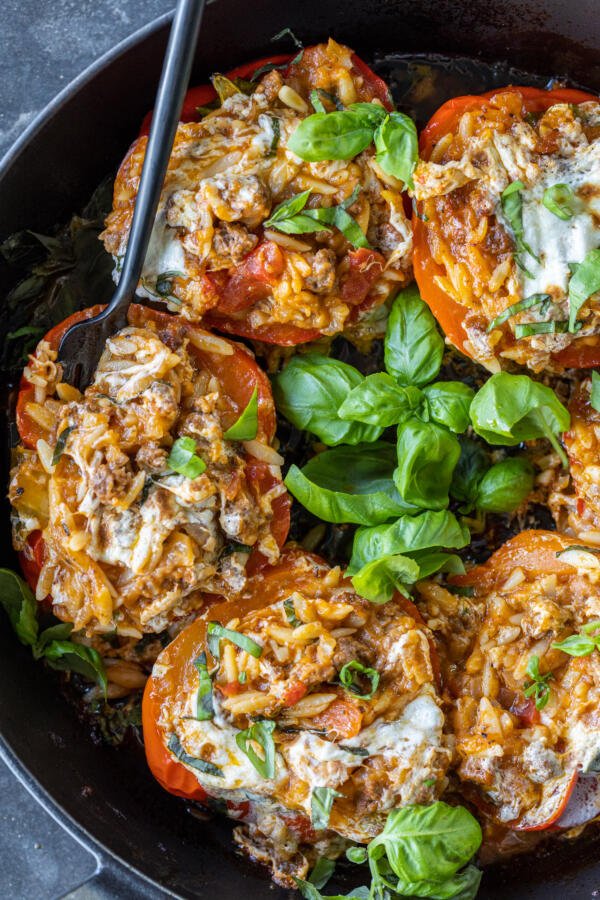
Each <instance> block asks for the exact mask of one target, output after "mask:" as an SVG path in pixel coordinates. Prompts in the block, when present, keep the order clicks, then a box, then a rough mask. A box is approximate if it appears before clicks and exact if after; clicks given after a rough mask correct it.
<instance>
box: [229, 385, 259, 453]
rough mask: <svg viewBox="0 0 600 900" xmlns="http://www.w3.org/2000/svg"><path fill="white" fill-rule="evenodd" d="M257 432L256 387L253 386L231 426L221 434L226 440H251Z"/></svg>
mask: <svg viewBox="0 0 600 900" xmlns="http://www.w3.org/2000/svg"><path fill="white" fill-rule="evenodd" d="M257 433H258V388H254V390H253V391H252V396H251V397H250V399H249V400H248V404H247V406H246V408H245V409H244V410H242V412H241V413H240V416H239V418H238V419H237V420H236V421H235V422H234V423H233V425H232V426H231V428H228V429H227V431H226V432H225V433H224V434H223V437H224V438H225V440H227V441H253V440H254V439H255V438H256V435H257Z"/></svg>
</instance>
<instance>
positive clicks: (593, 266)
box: [569, 249, 600, 332]
mask: <svg viewBox="0 0 600 900" xmlns="http://www.w3.org/2000/svg"><path fill="white" fill-rule="evenodd" d="M597 291H600V249H598V250H590V251H589V253H587V254H586V256H585V258H584V260H583V262H582V263H580V265H578V266H577V270H576V272H575V273H574V274H573V275H571V278H570V280H569V331H571V332H574V331H575V326H576V320H577V313H578V312H579V310H580V309H581V307H582V306H583V304H584V303H585V301H586V300H587V299H588V298H589V297H591V296H592V294H595V293H596V292H597Z"/></svg>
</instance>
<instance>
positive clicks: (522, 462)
mask: <svg viewBox="0 0 600 900" xmlns="http://www.w3.org/2000/svg"><path fill="white" fill-rule="evenodd" d="M532 489H533V466H532V465H531V463H530V462H529V460H528V459H524V458H523V457H516V456H515V457H511V458H509V459H504V460H502V461H501V462H497V463H495V464H494V465H493V466H492V467H491V468H490V469H488V471H487V472H486V473H485V475H484V476H483V478H482V479H481V481H480V483H479V488H478V492H477V498H476V502H475V505H476V506H477V509H480V510H482V512H491V513H508V512H513V510H515V509H517V507H518V506H520V505H521V503H522V502H523V501H524V500H525V498H526V497H528V495H529V494H530V493H531V491H532Z"/></svg>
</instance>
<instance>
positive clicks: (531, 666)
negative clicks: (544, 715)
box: [523, 655, 554, 709]
mask: <svg viewBox="0 0 600 900" xmlns="http://www.w3.org/2000/svg"><path fill="white" fill-rule="evenodd" d="M526 671H527V674H528V675H529V677H530V679H531V681H526V682H525V685H524V689H523V693H524V695H525V696H526V697H535V708H536V709H544V707H545V706H546V705H547V703H548V700H549V699H550V685H549V684H548V682H549V681H550V680H551V679H552V678H553V677H554V676H553V674H552V672H547V673H546V674H545V675H542V674H541V673H540V658H539V656H535V655H534V656H531V657H530V658H529V662H528V663H527V670H526Z"/></svg>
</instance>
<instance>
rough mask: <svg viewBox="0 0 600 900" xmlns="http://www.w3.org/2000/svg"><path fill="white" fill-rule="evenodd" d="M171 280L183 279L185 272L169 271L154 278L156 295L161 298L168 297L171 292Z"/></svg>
mask: <svg viewBox="0 0 600 900" xmlns="http://www.w3.org/2000/svg"><path fill="white" fill-rule="evenodd" d="M173 278H185V272H179V271H177V270H176V269H171V270H170V271H169V272H161V273H160V275H157V276H156V293H157V294H160V296H161V297H170V296H171V292H172V290H173Z"/></svg>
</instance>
